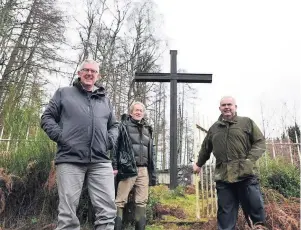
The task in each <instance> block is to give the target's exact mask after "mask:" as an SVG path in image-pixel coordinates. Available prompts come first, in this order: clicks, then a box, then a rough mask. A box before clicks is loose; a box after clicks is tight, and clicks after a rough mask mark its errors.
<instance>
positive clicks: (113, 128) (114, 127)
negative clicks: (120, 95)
mask: <svg viewBox="0 0 301 230" xmlns="http://www.w3.org/2000/svg"><path fill="white" fill-rule="evenodd" d="M109 105H110V109H111V115H110V118H109V120H108V124H107V129H108V135H109V142H110V148H109V149H112V148H113V147H114V148H116V143H117V138H118V122H117V121H116V116H115V113H114V109H113V106H112V104H111V103H109Z"/></svg>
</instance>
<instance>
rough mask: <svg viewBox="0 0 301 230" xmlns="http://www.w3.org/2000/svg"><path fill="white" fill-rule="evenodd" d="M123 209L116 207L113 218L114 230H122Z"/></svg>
mask: <svg viewBox="0 0 301 230" xmlns="http://www.w3.org/2000/svg"><path fill="white" fill-rule="evenodd" d="M122 218H123V208H120V207H117V216H116V218H115V227H114V230H121V229H122Z"/></svg>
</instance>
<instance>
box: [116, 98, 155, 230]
mask: <svg viewBox="0 0 301 230" xmlns="http://www.w3.org/2000/svg"><path fill="white" fill-rule="evenodd" d="M144 114H145V106H144V105H143V104H142V103H140V102H134V103H133V104H132V105H131V107H130V115H127V114H124V115H122V118H121V124H120V127H119V129H120V130H119V139H118V147H117V151H116V153H117V154H116V160H117V161H116V162H113V167H114V169H117V170H118V174H117V178H118V180H119V181H120V182H119V183H118V189H117V197H116V205H117V218H116V221H115V230H121V227H122V217H123V209H124V206H125V204H126V203H127V200H128V195H129V193H130V191H131V190H132V188H133V187H134V189H135V221H136V224H135V229H136V230H144V229H145V226H146V204H147V201H148V186H149V185H151V186H152V185H155V184H156V176H155V161H154V148H153V140H152V128H151V126H149V125H148V124H147V123H146V121H145V120H144Z"/></svg>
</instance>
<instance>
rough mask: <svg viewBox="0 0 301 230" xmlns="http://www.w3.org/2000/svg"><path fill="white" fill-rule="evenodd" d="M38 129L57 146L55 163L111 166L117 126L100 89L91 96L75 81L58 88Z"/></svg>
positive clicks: (102, 89)
mask: <svg viewBox="0 0 301 230" xmlns="http://www.w3.org/2000/svg"><path fill="white" fill-rule="evenodd" d="M41 127H42V129H43V130H44V131H45V132H46V133H47V135H48V136H49V138H50V139H51V140H53V141H55V142H56V143H57V146H58V150H57V154H56V160H55V163H56V164H58V163H97V162H111V160H110V155H109V153H108V150H110V149H111V148H112V147H113V145H115V144H116V141H117V136H118V122H116V118H115V115H114V112H113V109H112V105H111V103H110V101H109V99H108V97H106V96H105V91H104V88H102V87H100V88H98V89H97V90H95V91H93V92H92V93H90V94H89V93H87V91H86V90H85V89H84V88H83V87H82V85H81V84H80V82H79V81H77V82H76V83H75V84H74V85H73V86H72V87H64V88H59V89H58V90H57V91H56V92H55V94H54V96H53V98H52V99H51V100H50V102H49V104H48V106H47V108H46V110H45V111H44V113H43V115H42V117H41Z"/></svg>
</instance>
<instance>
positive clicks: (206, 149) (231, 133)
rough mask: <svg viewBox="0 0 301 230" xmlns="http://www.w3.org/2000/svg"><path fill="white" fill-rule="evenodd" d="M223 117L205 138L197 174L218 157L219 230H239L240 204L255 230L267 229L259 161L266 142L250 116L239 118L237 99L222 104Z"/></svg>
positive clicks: (197, 164) (216, 176)
mask: <svg viewBox="0 0 301 230" xmlns="http://www.w3.org/2000/svg"><path fill="white" fill-rule="evenodd" d="M219 109H220V111H221V115H220V117H219V119H218V121H217V122H215V123H214V124H213V125H212V126H211V127H210V129H209V131H208V133H207V136H206V137H205V139H204V141H203V143H202V147H201V150H200V152H199V156H198V161H197V162H196V163H195V164H194V165H193V170H194V171H195V172H200V170H201V167H202V166H203V165H204V164H205V162H206V161H207V160H208V159H209V157H210V154H211V152H213V155H214V156H215V158H216V168H215V181H216V189H217V197H218V213H217V220H218V230H232V229H233V230H235V225H236V221H237V214H238V208H239V203H240V204H241V206H242V208H243V211H244V213H245V214H246V215H248V216H249V217H250V218H251V220H252V222H253V225H254V227H255V229H265V227H264V223H265V212H264V204H263V199H262V194H261V192H260V188H259V182H258V176H257V168H256V165H255V162H256V161H257V160H258V159H259V158H260V157H261V156H262V154H263V153H264V152H265V149H266V146H265V139H264V136H263V135H262V133H261V131H260V129H259V128H258V127H257V125H256V124H255V123H254V121H252V120H251V119H250V118H248V117H239V116H237V113H236V109H237V105H236V102H235V99H234V98H233V97H223V98H222V99H221V101H220V107H219Z"/></svg>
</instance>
